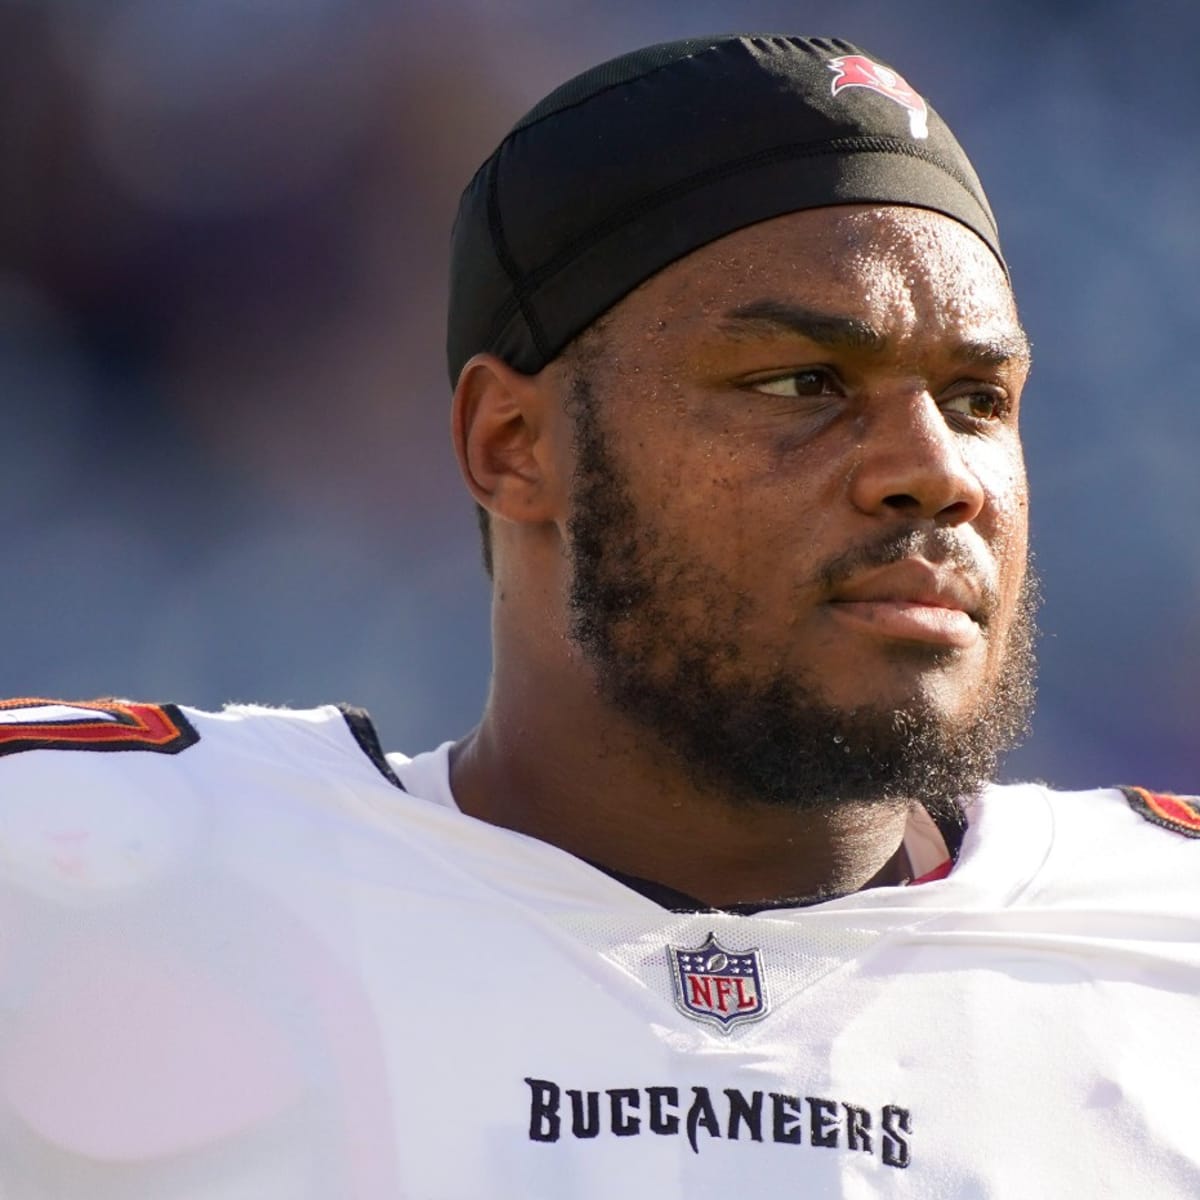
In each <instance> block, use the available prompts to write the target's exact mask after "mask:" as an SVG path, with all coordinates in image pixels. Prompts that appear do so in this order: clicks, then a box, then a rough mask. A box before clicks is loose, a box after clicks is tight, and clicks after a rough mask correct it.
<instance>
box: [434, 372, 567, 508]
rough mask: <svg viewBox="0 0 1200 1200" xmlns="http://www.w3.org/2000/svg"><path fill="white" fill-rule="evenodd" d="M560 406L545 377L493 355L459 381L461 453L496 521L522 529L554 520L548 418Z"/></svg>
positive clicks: (470, 483) (455, 418)
mask: <svg viewBox="0 0 1200 1200" xmlns="http://www.w3.org/2000/svg"><path fill="white" fill-rule="evenodd" d="M556 403H557V400H556V396H555V393H554V390H553V389H552V388H551V387H550V386H549V385H548V381H547V380H546V379H544V378H543V376H542V375H523V374H521V372H520V371H516V370H514V369H513V368H512V367H510V366H509V365H508V364H507V363H506V362H503V361H502V360H501V359H499V358H497V357H496V356H495V355H494V354H476V355H475V356H474V357H473V358H471V359H470V360H469V361H468V362H467V364H466V365H465V366H464V367H463V369H462V371H461V373H460V374H459V376H458V386H457V387H456V388H455V389H454V405H453V409H452V415H451V433H452V436H453V438H454V451H455V454H456V455H457V456H458V465H459V469H460V470H461V471H462V475H463V479H464V481H465V482H466V485H467V488H468V489H469V490H470V492H471V495H472V496H473V497H474V498H475V501H476V503H478V504H479V505H481V506H482V507H483V508H485V509H486V510H487V511H488V512H489V513H491V514H492V516H494V517H499V518H501V519H503V520H506V521H515V522H518V523H540V522H543V521H552V520H554V519H555V516H556V515H557V513H556V510H555V503H554V501H555V495H554V492H555V488H554V486H553V479H554V461H553V455H552V453H551V448H550V445H549V438H548V436H547V433H548V424H547V419H548V417H549V416H550V408H551V406H553V405H555V404H556Z"/></svg>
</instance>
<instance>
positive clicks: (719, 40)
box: [500, 34, 745, 147]
mask: <svg viewBox="0 0 1200 1200" xmlns="http://www.w3.org/2000/svg"><path fill="white" fill-rule="evenodd" d="M730 36H731V35H729V34H716V35H714V37H713V39H712V40H711V41H710V42H709V43H708V45H706V46H701V47H699V48H697V49H696V50H694V51H692V53H691V54H685V55H683V56H682V57H679V58H672V59H669V60H668V61H667V62H665V63H659V65H658V66H656V67H651V68H650V69H649V70H647V71H643V72H642V73H641V74H640V75H631V76H630V77H629V78H628V79H620V80H617V81H616V82H615V83H608V84H605V85H604V87H602V88H599V89H598V90H596V91H594V92H589V93H588V94H587V95H586V96H580V97H579V99H578V100H573V101H572V102H571V103H570V104H564V105H563V106H562V107H561V108H552V109H551V110H550V111H549V112H545V113H542V115H541V116H540V117H538V118H537V120H536V121H530V122H529V123H528V124H525V123H524V122H525V120H526V118H525V117H522V118H521V120H520V121H518V122H517V123H516V124H515V125H514V126H513V127H512V128H511V129H510V130H509V131H508V133H506V134H505V135H504V142H501V143H500V145H501V147H503V146H504V143H505V142H508V141H509V140H510V139H511V138H513V137H515V136H516V135H517V134H518V133H524V132H525V131H526V130H527V129H534V128H536V127H537V126H538V125H540V124H541V123H542V122H543V121H548V120H549V119H550V118H551V117H559V116H562V114H563V113H565V112H570V111H571V109H573V108H579V107H581V106H582V105H584V104H590V103H591V102H592V101H593V100H596V99H598V98H599V97H600V96H604V95H606V94H607V93H608V92H611V91H614V90H615V89H616V88H623V87H628V86H629V85H630V84H631V83H640V82H641V81H642V80H643V79H649V78H650V76H651V75H657V74H658V72H659V71H665V70H666V69H667V68H668V67H674V66H676V65H677V64H679V63H681V62H689V61H690V60H691V59H693V58H696V57H698V56H699V55H701V54H707V53H708V52H709V51H710V50H715V49H716V48H717V47H718V46H724V45H727V44H728V43H729V39H730ZM744 36H745V35H744V34H738V35H736V39H735V40H738V41H740V40H741V39H742V37H744ZM693 40H695V41H698V42H702V41H704V40H705V39H704V38H695V39H693ZM665 44H667V45H669V44H670V43H665ZM651 49H654V47H652V46H651V47H647V50H651ZM601 65H602V66H603V65H604V64H601ZM571 82H572V80H569V79H568V80H567V81H566V82H565V83H563V84H562V85H561V86H563V87H566V86H567V84H569V83H571ZM534 107H535V108H536V107H537V105H534ZM530 111H532V110H530Z"/></svg>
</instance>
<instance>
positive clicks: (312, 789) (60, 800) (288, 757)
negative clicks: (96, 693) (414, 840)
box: [0, 698, 402, 908]
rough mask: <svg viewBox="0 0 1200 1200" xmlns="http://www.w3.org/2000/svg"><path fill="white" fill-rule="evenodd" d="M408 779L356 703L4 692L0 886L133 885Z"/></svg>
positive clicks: (49, 889)
mask: <svg viewBox="0 0 1200 1200" xmlns="http://www.w3.org/2000/svg"><path fill="white" fill-rule="evenodd" d="M399 786H400V785H399V783H398V781H397V780H396V778H395V776H394V775H393V774H392V771H391V768H390V767H389V765H388V764H387V762H386V760H385V759H384V757H383V754H382V752H381V751H380V749H379V743H378V739H377V738H376V736H375V731H374V729H373V727H372V726H371V724H370V720H369V718H368V717H367V716H366V714H365V713H363V712H361V711H358V710H344V709H341V708H338V707H336V706H334V705H327V706H324V707H321V708H314V709H273V708H266V707H262V706H255V705H231V706H229V707H227V708H225V709H223V710H222V711H220V712H205V711H203V710H200V709H195V708H189V707H185V706H182V705H174V704H148V703H142V702H137V701H129V700H112V699H105V700H87V701H58V700H45V699H40V698H38V699H21V700H10V701H0V895H9V896H10V899H11V891H10V889H11V888H12V887H13V886H16V888H17V889H18V891H21V892H25V893H34V894H38V895H42V896H44V897H46V896H48V897H53V898H57V899H61V898H63V897H66V898H71V897H75V896H85V895H86V896H93V895H95V894H98V893H100V892H108V891H112V892H120V893H122V894H124V893H126V892H129V891H130V890H131V889H134V890H136V889H135V887H134V885H138V886H139V887H140V886H143V885H145V884H146V883H147V882H148V881H150V880H152V879H161V878H163V877H164V876H165V875H166V874H167V872H168V868H170V869H171V870H175V869H176V868H177V867H179V865H180V864H182V863H185V862H193V863H194V862H195V861H196V854H197V853H198V849H197V848H198V847H201V846H203V847H205V850H204V853H205V854H211V853H215V852H216V850H215V848H216V847H218V846H220V845H231V846H232V845H240V846H247V845H249V844H251V843H252V842H253V841H254V838H255V837H256V836H261V837H262V838H264V839H265V843H274V844H278V843H279V841H280V840H281V839H282V840H286V839H287V838H289V837H294V836H298V835H297V834H296V831H297V830H301V831H303V830H305V829H308V828H309V827H315V826H314V822H316V823H318V824H320V823H324V826H327V825H328V821H329V818H330V815H331V814H333V813H337V812H340V811H343V810H345V809H347V808H349V807H351V806H352V805H353V804H360V805H364V806H366V805H370V804H376V805H379V804H380V802H381V801H382V803H383V804H386V803H388V802H389V800H390V797H391V796H393V795H395V796H397V797H400V796H402V793H401V792H400V791H398V790H397V789H398V788H399ZM255 831H258V832H257V833H256V832H255ZM263 857H264V859H269V857H270V855H269V854H265V853H264V855H263ZM2 907H3V905H2V904H0V908H2Z"/></svg>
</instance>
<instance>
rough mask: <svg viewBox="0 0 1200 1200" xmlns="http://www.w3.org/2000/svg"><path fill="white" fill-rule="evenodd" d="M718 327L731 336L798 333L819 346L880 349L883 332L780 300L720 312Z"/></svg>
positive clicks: (854, 319) (854, 320)
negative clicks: (719, 324) (757, 332)
mask: <svg viewBox="0 0 1200 1200" xmlns="http://www.w3.org/2000/svg"><path fill="white" fill-rule="evenodd" d="M721 327H722V328H723V329H724V330H725V332H727V333H729V334H732V335H733V336H734V337H745V336H747V335H750V336H753V334H754V333H755V332H756V328H755V327H757V330H758V331H759V332H763V333H780V332H782V333H798V334H799V335H800V336H801V337H806V338H808V340H809V341H810V342H816V343H818V344H819V345H822V346H843V347H846V348H847V349H857V350H880V349H882V348H883V345H884V337H883V334H882V333H880V332H879V330H878V329H876V328H875V327H874V326H873V325H872V324H871V323H870V322H869V321H864V320H862V319H861V318H859V317H844V316H838V315H836V314H834V313H823V312H817V311H816V310H815V309H811V308H801V307H799V306H798V305H795V304H787V303H784V302H783V301H782V300H754V301H752V302H751V303H749V304H742V305H739V306H738V307H737V308H732V309H730V310H729V311H728V312H726V313H722V314H721Z"/></svg>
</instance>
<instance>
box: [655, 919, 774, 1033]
mask: <svg viewBox="0 0 1200 1200" xmlns="http://www.w3.org/2000/svg"><path fill="white" fill-rule="evenodd" d="M667 952H668V954H669V955H670V958H671V982H672V983H674V985H675V1006H676V1007H677V1008H678V1009H679V1011H680V1012H682V1013H685V1014H686V1015H687V1016H689V1017H694V1018H695V1019H696V1020H697V1021H707V1022H708V1023H709V1024H710V1025H715V1026H716V1027H717V1028H718V1029H719V1030H720V1031H721V1032H722V1033H728V1032H729V1031H730V1030H731V1029H732V1028H733V1027H734V1026H735V1025H740V1024H742V1023H743V1022H745V1021H757V1020H760V1019H761V1018H762V1017H765V1016H766V1015H767V995H766V991H765V990H764V988H763V980H762V962H761V960H760V958H759V953H758V950H757V949H751V950H727V949H726V948H725V947H724V946H722V945H721V943H720V942H718V941H717V939H716V936H715V935H714V934H712V933H710V934H709V935H708V937H707V938H706V939H705V941H704V944H703V945H701V946H697V947H696V948H695V949H693V950H681V949H680V948H679V947H678V946H668V947H667Z"/></svg>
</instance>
